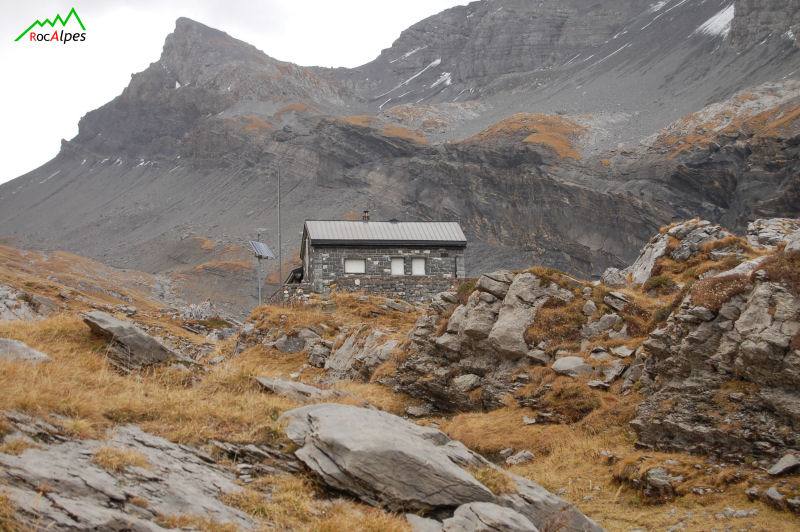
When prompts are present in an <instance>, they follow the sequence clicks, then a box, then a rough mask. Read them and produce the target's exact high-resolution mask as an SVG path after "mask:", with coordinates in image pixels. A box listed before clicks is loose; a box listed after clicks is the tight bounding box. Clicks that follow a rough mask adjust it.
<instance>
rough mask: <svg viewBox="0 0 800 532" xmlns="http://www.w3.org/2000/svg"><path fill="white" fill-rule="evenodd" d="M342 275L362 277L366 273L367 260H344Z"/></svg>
mask: <svg viewBox="0 0 800 532" xmlns="http://www.w3.org/2000/svg"><path fill="white" fill-rule="evenodd" d="M357 265H360V267H358V266H357ZM354 266H355V267H354ZM344 273H348V274H362V275H363V274H365V273H367V259H344Z"/></svg>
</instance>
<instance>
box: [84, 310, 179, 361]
mask: <svg viewBox="0 0 800 532" xmlns="http://www.w3.org/2000/svg"><path fill="white" fill-rule="evenodd" d="M83 321H84V322H85V323H86V324H87V325H88V326H89V328H90V329H92V332H94V333H95V334H97V335H99V336H102V337H104V338H106V339H107V340H108V342H109V343H110V344H111V347H112V349H109V350H108V357H109V359H111V361H112V362H113V363H114V364H115V365H117V366H119V367H121V368H122V369H126V370H137V369H141V368H144V367H147V366H152V365H154V364H158V363H161V362H166V361H167V360H171V359H175V358H180V357H179V356H178V355H177V354H176V353H175V352H174V351H172V350H171V349H169V348H167V347H165V346H164V345H163V344H162V343H161V342H159V341H158V340H156V339H155V338H153V337H152V336H150V335H149V334H147V333H145V332H143V331H140V330H139V329H137V328H136V326H135V325H134V324H133V323H132V322H130V321H127V320H120V319H117V318H115V317H114V316H112V315H110V314H106V313H105V312H100V311H94V312H88V313H86V314H84V316H83Z"/></svg>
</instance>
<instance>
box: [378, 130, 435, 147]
mask: <svg viewBox="0 0 800 532" xmlns="http://www.w3.org/2000/svg"><path fill="white" fill-rule="evenodd" d="M383 134H385V135H391V136H393V137H400V138H404V139H408V140H413V141H414V142H418V143H420V144H427V143H428V141H427V140H426V139H425V137H423V136H422V134H421V133H420V132H419V131H412V130H410V129H406V128H404V127H400V126H391V125H389V126H386V127H384V128H383Z"/></svg>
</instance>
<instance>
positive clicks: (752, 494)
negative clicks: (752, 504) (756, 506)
mask: <svg viewBox="0 0 800 532" xmlns="http://www.w3.org/2000/svg"><path fill="white" fill-rule="evenodd" d="M744 494H745V495H747V498H748V499H750V500H751V501H755V500H758V498H759V496H760V495H761V490H760V489H759V488H758V486H751V487H749V488H747V489H746V490H744Z"/></svg>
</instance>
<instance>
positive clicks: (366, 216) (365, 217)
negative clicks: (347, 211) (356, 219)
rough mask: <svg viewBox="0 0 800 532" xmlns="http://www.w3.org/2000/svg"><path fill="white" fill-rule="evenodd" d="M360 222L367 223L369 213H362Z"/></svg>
mask: <svg viewBox="0 0 800 532" xmlns="http://www.w3.org/2000/svg"><path fill="white" fill-rule="evenodd" d="M361 221H362V222H368V221H369V211H364V214H362V215H361Z"/></svg>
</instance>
